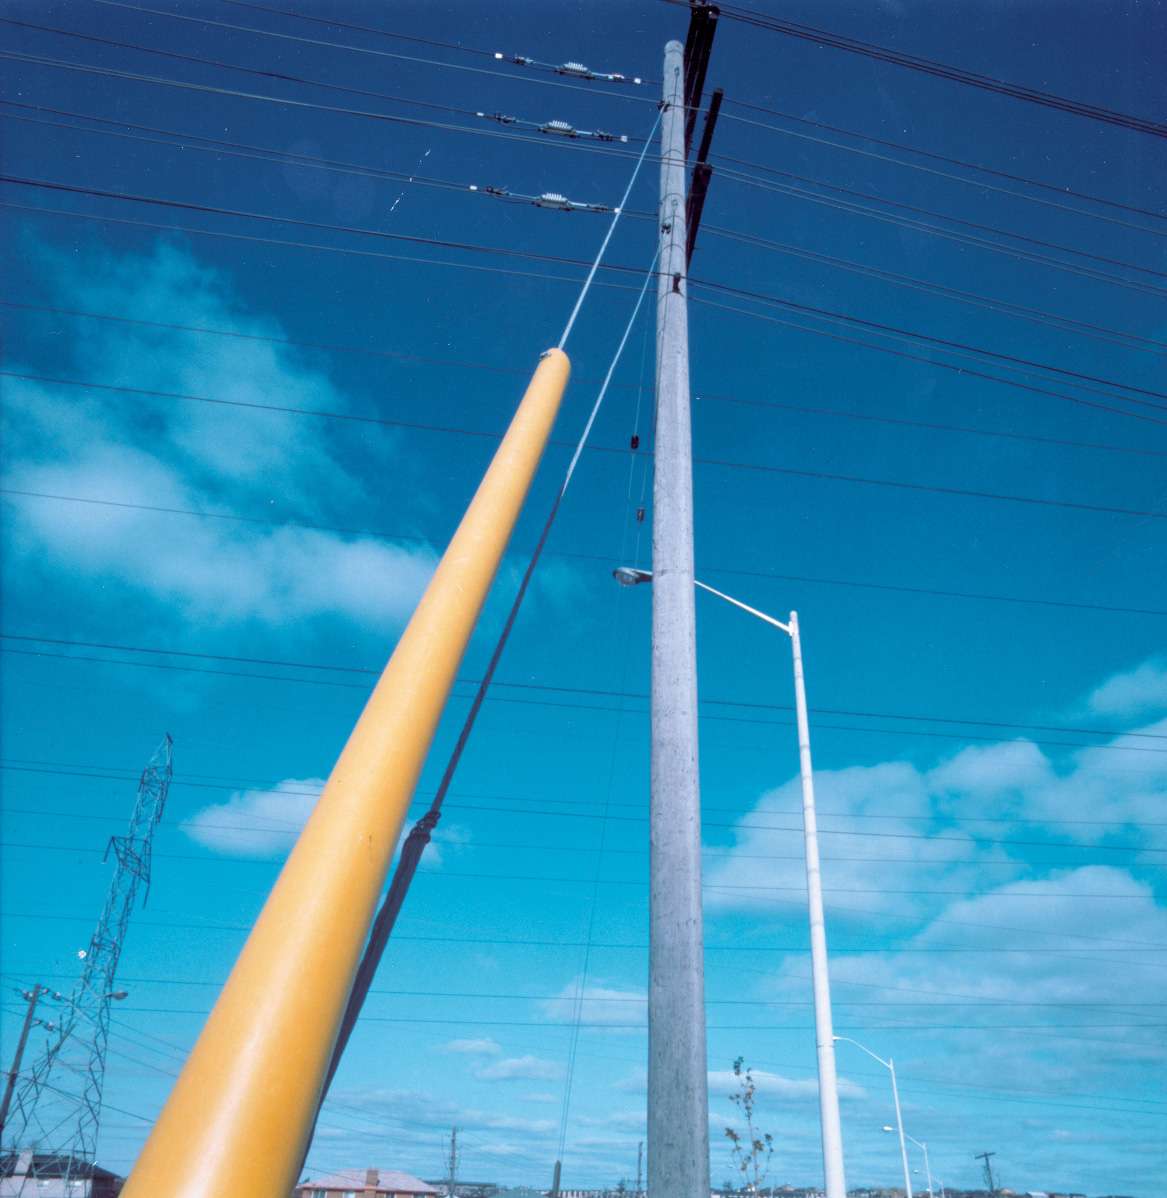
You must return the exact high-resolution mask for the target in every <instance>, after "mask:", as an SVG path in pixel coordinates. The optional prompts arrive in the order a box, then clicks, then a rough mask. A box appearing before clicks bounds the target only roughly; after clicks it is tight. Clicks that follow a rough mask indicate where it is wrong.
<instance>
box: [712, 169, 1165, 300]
mask: <svg viewBox="0 0 1167 1198" xmlns="http://www.w3.org/2000/svg"><path fill="white" fill-rule="evenodd" d="M718 157H719V158H720V160H721V161H722V162H732V163H734V164H735V166H746V167H750V168H752V169H754V170H761V171H765V172H766V173H767V174H770V175H776V176H778V177H779V178H783V179H794V180H797V181H798V182H800V183H810V184H812V185H814V186H816V187H822V188H824V189H825V190H827V191H834V192H838V193H839V194H840V195H846V196H857V197H858V198H859V199H861V200H872V201H874V202H875V203H877V204H886V205H887V206H888V207H889V208H902V209H903V210H904V211H905V212H914V213H916V214H918V215H920V216H931V217H936V218H938V219H940V220H946V221H950V222H951V223H952V224H955V225H963V226H964V227H965V228H968V229H975V230H976V231H977V232H979V233H994V234H997V235H998V236H1001V237H1011V238H1013V240H1014V241H1021V242H1025V243H1027V244H1029V245H1035V246H1038V247H1040V248H1042V249H1047V250H1057V251H1058V252H1060V253H1064V254H1075V255H1077V256H1078V257H1081V258H1087V259H1089V260H1090V261H1093V262H1101V263H1104V264H1106V265H1108V266H1118V267H1121V268H1123V269H1124V270H1133V271H1137V272H1139V273H1141V274H1148V275H1152V276H1154V277H1156V278H1167V273H1165V272H1163V271H1158V270H1153V269H1151V268H1149V267H1145V266H1140V265H1139V264H1138V263H1137V262H1128V261H1126V260H1125V259H1122V258H1111V257H1108V256H1106V255H1100V254H1092V253H1090V252H1088V251H1087V250H1082V249H1078V248H1077V247H1075V246H1071V245H1062V244H1061V243H1060V242H1055V241H1046V240H1044V239H1042V238H1039V237H1029V236H1027V235H1026V234H1023V233H1014V232H1012V231H1011V230H1009V229H1001V228H998V227H997V226H996V225H986V224H982V223H981V222H979V221H971V220H966V219H965V218H963V217H958V216H951V215H949V214H948V213H944V212H936V211H935V210H933V209H931V208H922V207H920V206H919V205H918V204H908V203H905V202H904V201H902V200H893V199H889V198H888V197H887V196H880V195H873V194H872V193H871V192H867V191H858V190H856V189H855V188H853V187H842V186H839V185H838V184H834V183H827V182H824V181H823V180H821V179H813V178H808V177H807V176H805V175H797V174H793V173H791V172H790V171H785V170H779V169H778V168H777V167H773V166H767V165H765V164H762V163H757V162H748V161H746V160H745V159H741V158H733V157H730V156H729V155H726V154H721V155H719V156H718ZM728 176H729V177H730V178H734V179H737V180H738V181H739V182H742V181H749V182H754V183H766V182H767V181H766V180H759V179H757V177H756V176H753V175H750V174H748V173H747V172H744V171H738V170H735V169H732V168H731V169H730V170H729V171H728ZM790 190H791V193H792V194H797V195H800V196H801V197H803V198H809V199H814V200H815V201H816V202H819V203H823V202H830V203H838V202H836V201H828V199H827V197H824V196H818V195H815V194H814V193H813V192H807V191H805V190H803V189H800V188H792V189H790ZM842 203H843V204H844V205H845V206H844V211H853V212H858V213H861V214H863V215H866V216H873V217H875V218H876V219H880V220H884V219H889V218H888V217H887V215H886V214H880V213H878V212H876V211H874V210H873V209H871V208H868V207H866V206H865V205H860V204H854V203H852V202H850V201H845V202H842ZM901 219H902V220H904V222H905V227H907V228H917V229H918V228H923V229H924V230H926V231H928V232H930V233H934V234H936V235H938V236H941V237H954V236H955V237H958V239H959V238H960V237H963V236H964V235H957V234H953V233H952V231H951V230H948V229H937V228H936V227H935V226H932V225H920V223H919V222H916V221H912V220H909V219H907V218H895V220H896V221H897V222H898V221H899V220H901ZM972 243H973V244H977V245H989V246H991V248H993V249H996V250H998V251H999V252H1002V253H1018V254H1022V253H1024V252H1023V251H1017V250H1015V247H1012V246H1001V245H997V244H996V243H991V242H984V241H982V240H981V239H979V238H974V239H972ZM1027 260H1028V259H1027ZM1034 260H1035V261H1039V262H1045V263H1046V264H1052V265H1055V266H1059V267H1061V268H1063V269H1073V270H1078V269H1080V268H1077V267H1074V266H1072V265H1070V264H1067V263H1060V262H1055V261H1054V260H1052V259H1048V258H1044V257H1041V256H1035V258H1034ZM1100 277H1102V278H1104V279H1106V280H1108V281H1110V282H1114V281H1116V280H1115V279H1114V277H1113V276H1111V275H1101V276H1100ZM1117 281H1119V282H1124V283H1128V282H1129V280H1117ZM1152 294H1157V295H1160V296H1162V294H1163V292H1162V291H1161V290H1160V289H1157V288H1156V289H1152Z"/></svg>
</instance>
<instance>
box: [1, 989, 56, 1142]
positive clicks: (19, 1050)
mask: <svg viewBox="0 0 1167 1198" xmlns="http://www.w3.org/2000/svg"><path fill="white" fill-rule="evenodd" d="M47 991H48V987H47V986H42V985H41V984H40V983H39V982H38V983H37V984H36V985H35V986H33V988H32V989H31V990H26V991H25V992H24V995H23V997H24V998H25V999H26V1000H27V1001H28V1010H27V1011H25V1013H24V1026H23V1027H22V1028H21V1029H20V1039H19V1040H17V1042H16V1054H15V1056H13V1058H12V1068H11V1069H9V1071H8V1081H7V1082H5V1084H4V1098H3V1099H2V1100H0V1131H3V1130H4V1124H5V1123H6V1122H7V1120H8V1108H9V1107H10V1106H11V1105H12V1091H13V1090H15V1089H16V1079H17V1078H18V1077H19V1076H20V1063H21V1061H23V1060H24V1048H25V1045H26V1044H28V1034H29V1032H31V1031H32V1021H33V1016H34V1015H35V1014H36V1003H37V999H38V998H40V996H41V995H42V994H44V993H47Z"/></svg>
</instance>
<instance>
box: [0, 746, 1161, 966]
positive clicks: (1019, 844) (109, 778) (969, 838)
mask: <svg viewBox="0 0 1167 1198" xmlns="http://www.w3.org/2000/svg"><path fill="white" fill-rule="evenodd" d="M0 768H3V769H4V770H6V771H14V772H18V773H29V774H39V775H55V776H59V777H67V778H90V779H94V780H100V781H105V782H121V781H133V780H134V779H133V777H132V776H126V777H124V778H119V777H117V776H115V775H112V774H101V773H94V772H88V771H84V770H74V771H68V770H59V769H52V768H48V767H40V768H34V767H21V766H12V765H5V766H3V767H0ZM183 785H186V786H190V787H199V788H204V789H209V790H234V791H236V792H242V791H244V790H251V791H257V790H258V791H260V793H272V794H276V795H280V794H283V795H287V796H288V797H292V798H294V797H295V796H297V795H308V796H311V797H317V796H318V794H319V792H318V791H297V790H295V789H292V788H285V787H284V786H283V785H282V784H279V783H277V784H276V785H275V786H272V787H269V788H268V789H267V790H260V788H257V787H254V786H253V787H230V786H225V785H214V784H209V783H205V782H203V783H199V782H185V783H183ZM435 794H436V792H435ZM473 797H474V796H461V795H460V796H459V802H458V804H457V807H458V809H459V810H462V811H484V812H490V813H493V814H509V815H518V816H522V817H523V818H524V819H525V818H527V817H530V816H537V817H542V818H547V819H586V820H604V819H610V820H612V821H613V822H616V823H627V824H643V823H646V822H647V817H644V816H642V815H635V816H633V815H611V814H608V815H605V814H604V812H603V811H602V810H601V811H598V812H597V811H595V810H586V811H550V810H548V809H547V803H546V800H541V799H539V798H532V799H522V798H516V799H514V800H512V801H515V802H522V803H528V804H531V805H534V806H535V810H525V809H518V808H507V807H499V806H497V805H495V804H497V802H499V801H501V800H503V799H505V798H506V796H500V795H492V796H487V797H488V798H490V799H492V800H494V803H485V804H483V803H475V802H471V801H467V798H471V799H472V798H473ZM418 801H420V800H418ZM610 805H611V806H620V807H626V808H627V807H630V806H633V805H630V804H617V803H613V804H610ZM637 810H640V808H637ZM712 810H721V811H726V810H732V809H726V808H718V809H712ZM734 814H737V815H738V819H737V820H736V821H735V822H732V823H730V822H726V821H721V820H717V821H703V827H706V828H716V829H719V830H724V831H732V832H784V833H790V834H792V835H794V834H797V833H800V832H801V831H802V829H801V827H798V826H796V825H794V824H769V823H753V822H750V821H749V818H748V816H747V818H745V819H743V818H741V816H740V813H738V812H734ZM761 814H762V815H763V816H765V815H766V814H769V813H768V812H762V813H761ZM774 814H777V813H774ZM787 814H793V813H787ZM833 815H834V817H835V818H841V819H849V818H853V817H852V816H851V814H850V813H843V812H836V813H833ZM859 818H862V816H860V817H859ZM885 818H892V817H890V816H889V817H885ZM953 822H954V823H957V822H963V823H977V822H981V821H977V820H976V819H971V820H969V819H966V820H963V821H960V820H953ZM985 822H988V821H985ZM1016 822H1018V823H1031V822H1036V823H1042V822H1043V821H1039V820H1038V821H1023V820H1018V821H1016ZM1045 822H1048V821H1045ZM1068 822H1072V821H1068ZM232 826H233V827H238V825H237V824H236V825H232ZM1114 826H1124V825H1121V824H1117V823H1116V824H1115V825H1114ZM1139 826H1144V825H1139ZM1145 826H1146V827H1157V826H1160V825H1155V824H1147V825H1145ZM257 830H266V831H272V832H279V831H281V829H279V828H270V827H269V828H266V829H257ZM820 831H821V833H822V834H823V835H825V836H839V837H843V836H849V837H857V838H860V839H871V840H911V841H925V842H927V843H930V844H934V843H939V842H944V843H953V844H960V845H964V846H966V847H967V846H970V845H974V846H987V847H990V848H1037V849H1060V850H1067V851H1071V852H1091V851H1093V852H1108V853H1135V854H1148V853H1153V854H1162V853H1167V848H1156V847H1155V846H1153V845H1137V844H1108V843H1102V842H1089V841H1057V840H1048V839H1044V840H1043V839H1036V840H1030V839H1021V838H1017V837H998V836H984V835H983V834H980V833H973V832H969V833H967V834H965V835H959V836H953V835H950V834H949V833H948V832H946V831H941V832H883V831H878V830H874V831H872V830H865V829H855V828H826V829H820ZM66 847H68V846H66ZM714 847H716V846H714ZM70 851H84V850H83V849H82V850H75V849H73V850H70ZM94 851H97V850H94ZM759 859H762V860H769V859H770V858H769V857H768V856H766V857H762V858H759ZM776 859H781V858H776ZM854 859H855V860H871V859H870V858H854ZM877 859H878V860H882V859H884V858H877ZM917 860H919V859H917ZM957 860H959V859H957V858H954V857H943V858H938V859H937V861H936V863H937V864H941V865H945V864H948V863H950V862H953V861H957ZM923 863H926V862H923ZM1014 864H1015V865H1016V866H1018V867H1019V868H1020V867H1024V866H1025V865H1026V864H1027V863H1026V862H1024V861H1017V862H1014ZM1037 864H1040V865H1042V866H1050V867H1052V868H1078V863H1075V862H1059V861H1054V862H1040V863H1037ZM1091 864H1094V863H1091ZM1120 864H1121V863H1120ZM1137 864H1139V865H1140V866H1142V865H1143V864H1146V865H1148V866H1151V867H1159V866H1161V865H1167V862H1160V861H1145V862H1144V861H1140V862H1138V863H1137ZM448 876H459V877H477V876H481V875H476V874H448ZM487 876H491V875H487ZM499 876H502V877H507V876H510V875H499ZM526 880H528V881H551V882H582V881H587V879H586V878H556V877H550V878H529V879H526ZM613 884H621V885H622V884H623V881H621V880H619V879H616V880H613ZM718 888H719V889H722V890H759V891H766V890H777V891H795V892H798V891H799V887H797V886H794V887H791V886H776V887H771V886H755V885H725V884H722V885H719V887H718ZM840 893H841V892H840ZM863 893H866V892H863ZM873 893H879V892H878V891H876V892H873ZM888 893H904V894H916V893H920V894H933V893H935V894H945V893H963V892H959V891H929V890H924V891H896V892H890V891H889V892H888ZM966 897H967V895H966ZM1042 897H1047V898H1051V897H1065V898H1074V897H1083V896H1081V895H1076V894H1074V893H1071V892H1063V891H1056V892H1049V893H1046V894H1043V895H1042ZM1096 897H1099V896H1096ZM1109 897H1116V898H1117V897H1123V896H1121V895H1111V896H1109ZM1128 897H1138V896H1128ZM1163 947H1164V948H1165V949H1167V945H1164V946H1163Z"/></svg>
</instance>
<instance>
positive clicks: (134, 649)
mask: <svg viewBox="0 0 1167 1198" xmlns="http://www.w3.org/2000/svg"><path fill="white" fill-rule="evenodd" d="M617 593H618V592H617ZM0 640H3V641H19V642H24V643H35V644H49V645H60V646H67V647H71V648H84V649H109V650H116V651H121V652H131V653H145V654H150V655H153V656H169V657H186V658H194V659H197V660H202V661H230V662H236V663H239V664H244V665H266V666H280V667H283V668H286V669H299V670H317V671H325V672H328V673H344V674H361V675H364V676H366V677H369V678H377V677H379V676H380V674H381V670H379V669H377V668H375V667H372V666H352V665H342V664H338V663H335V662H308V661H295V660H288V659H286V658H268V657H248V656H236V655H231V654H222V653H211V652H207V651H205V650H191V649H172V648H168V647H166V646H160V645H143V644H140V643H132V642H126V641H88V640H79V639H76V638H67V637H53V636H40V635H34V634H31V633H16V632H10V631H7V630H0ZM456 681H457V682H458V683H460V684H463V685H466V686H478V685H479V683H480V682H481V679H478V678H459V679H457V680H456ZM493 684H494V685H495V686H499V687H503V688H507V687H510V688H514V689H520V690H536V691H553V692H556V693H562V694H578V695H592V696H599V697H603V698H622V699H641V700H647V699H648V698H649V695H648V692H647V691H630V690H627V689H625V688H623V687H622V688H620V689H616V690H613V689H604V688H599V687H577V686H566V685H563V684H560V683H542V682H534V681H529V680H528V681H525V682H518V681H507V680H504V679H495V680H494V681H493ZM358 689H366V688H365V687H358ZM701 702H702V703H707V704H711V705H713V706H720V707H738V708H749V709H751V710H759V711H786V712H789V711H793V710H794V708H793V706H792V705H790V704H789V703H773V702H765V703H764V702H750V701H744V700H738V699H725V698H710V697H708V696H704V695H703V696H702V697H701ZM813 711H814V713H815V714H816V715H831V716H860V717H872V718H878V719H893V720H909V721H917V722H919V721H924V722H928V723H942V724H971V725H975V726H977V727H991V728H999V729H1002V730H1003V731H1038V732H1058V733H1069V734H1072V735H1073V734H1076V735H1080V736H1108V737H1115V738H1117V737H1124V738H1127V737H1129V738H1134V739H1136V740H1152V741H1156V740H1161V741H1167V733H1160V732H1145V731H1140V730H1137V729H1124V728H1089V727H1083V726H1081V725H1077V724H1043V723H1034V722H1030V721H1023V722H1018V721H1009V720H1001V719H982V718H969V717H958V716H944V715H935V714H932V713H921V712H899V711H868V710H856V709H854V708H844V707H826V706H820V705H819V704H816V705H815V706H814V708H813ZM1091 747H1096V746H1091Z"/></svg>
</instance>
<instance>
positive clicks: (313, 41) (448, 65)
mask: <svg viewBox="0 0 1167 1198" xmlns="http://www.w3.org/2000/svg"><path fill="white" fill-rule="evenodd" d="M93 3H95V4H103V5H105V6H106V7H109V8H121V9H127V10H129V11H131V12H138V13H148V14H149V15H150V16H157V17H169V18H170V19H172V20H176V21H186V22H193V23H195V24H199V25H203V26H208V25H209V26H212V27H213V28H217V29H227V30H230V31H231V32H233V33H250V34H254V35H256V36H257V37H268V38H276V39H278V40H280V41H288V42H299V43H301V44H302V45H313V46H318V47H322V48H327V49H330V50H347V51H350V52H352V53H354V54H366V55H373V56H375V57H377V58H390V59H394V60H395V61H397V62H413V63H418V64H420V65H422V66H430V67H440V68H442V69H445V70H452V71H463V72H468V73H471V74H475V75H489V76H491V77H493V78H496V79H506V80H510V81H514V80H522V79H523V78H525V77H524V76H523V75H516V74H513V73H512V72H510V71H498V70H492V69H491V68H489V67H471V66H466V65H465V64H463V63H454V62H443V61H442V60H441V59H434V58H418V57H416V56H411V55H408V54H397V53H394V52H392V51H390V50H377V49H374V48H373V47H371V46H354V45H351V44H349V43H346V42H330V41H325V40H324V39H323V38H312V37H305V36H302V35H299V34H294V33H279V32H276V31H275V30H271V29H257V28H255V26H253V25H236V24H234V23H232V22H230V21H219V20H214V19H212V18H211V17H208V16H193V15H190V14H187V13H181V12H174V11H172V10H168V9H160V8H147V7H145V6H144V5H138V4H128V3H124V2H123V0H93ZM289 15H290V14H289ZM536 80H537V81H538V82H540V83H542V84H543V85H544V86H550V87H561V88H565V89H568V90H571V91H584V92H590V93H591V94H592V95H593V96H594V95H619V97H620V98H621V99H625V100H634V101H642V102H644V103H649V104H652V103H655V101H654V100H652V99H650V98H649V97H647V96H644V97H642V96H635V95H631V94H629V93H626V92H621V93H615V92H604V91H603V90H602V89H597V88H595V87H588V86H585V85H584V84H581V83H567V82H564V81H562V80H555V79H538V77H537V76H535V77H531V80H530V81H532V82H533V81H536Z"/></svg>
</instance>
